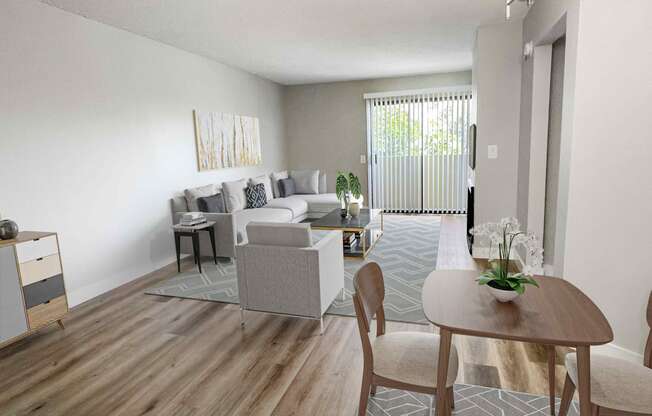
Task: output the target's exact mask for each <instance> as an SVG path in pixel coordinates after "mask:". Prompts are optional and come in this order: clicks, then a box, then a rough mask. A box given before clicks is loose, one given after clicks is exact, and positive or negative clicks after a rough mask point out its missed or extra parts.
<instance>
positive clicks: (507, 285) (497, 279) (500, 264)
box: [471, 218, 543, 295]
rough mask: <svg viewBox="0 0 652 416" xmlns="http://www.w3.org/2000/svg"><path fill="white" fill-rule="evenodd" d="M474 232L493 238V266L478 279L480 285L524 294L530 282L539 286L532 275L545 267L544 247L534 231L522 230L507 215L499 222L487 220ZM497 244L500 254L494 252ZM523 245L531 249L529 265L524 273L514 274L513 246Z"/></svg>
mask: <svg viewBox="0 0 652 416" xmlns="http://www.w3.org/2000/svg"><path fill="white" fill-rule="evenodd" d="M471 232H472V233H473V235H475V236H478V237H485V238H488V239H489V242H490V245H489V264H490V265H491V268H490V269H489V270H487V271H486V272H484V273H482V274H481V275H480V277H479V278H478V279H477V282H478V284H479V285H489V286H491V287H493V288H496V289H502V290H513V291H515V292H516V293H518V294H519V295H520V294H523V292H525V287H526V285H532V286H536V287H539V284H538V283H537V281H536V280H534V279H533V278H532V275H533V274H534V271H535V270H537V269H539V268H540V267H541V263H542V261H543V249H541V248H540V247H539V245H538V243H537V240H536V237H535V236H534V234H526V233H524V232H522V231H521V230H520V226H519V223H518V220H517V219H516V218H503V219H502V220H501V221H500V222H499V223H487V224H482V225H480V226H478V227H475V228H474V229H473V230H471ZM496 245H497V251H498V253H497V254H498V256H497V258H496V255H495V254H496V253H495V252H494V247H495V246H496ZM519 245H522V246H524V247H525V248H526V249H527V254H528V262H527V263H528V264H527V265H526V267H525V269H524V272H523V273H510V272H509V260H510V256H511V252H512V248H513V247H516V246H519Z"/></svg>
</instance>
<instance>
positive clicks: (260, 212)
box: [233, 208, 292, 242]
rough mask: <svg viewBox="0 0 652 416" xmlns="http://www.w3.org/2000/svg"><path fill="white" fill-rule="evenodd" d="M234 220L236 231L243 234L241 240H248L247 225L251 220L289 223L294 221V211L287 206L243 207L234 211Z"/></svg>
mask: <svg viewBox="0 0 652 416" xmlns="http://www.w3.org/2000/svg"><path fill="white" fill-rule="evenodd" d="M233 221H234V222H235V228H236V233H241V235H242V236H243V238H242V241H241V242H246V240H247V232H246V227H247V224H249V223H250V222H251V221H265V222H284V223H289V222H291V221H292V211H290V210H289V209H285V208H253V209H243V210H241V211H237V212H234V213H233Z"/></svg>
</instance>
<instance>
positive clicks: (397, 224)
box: [145, 214, 441, 324]
mask: <svg viewBox="0 0 652 416" xmlns="http://www.w3.org/2000/svg"><path fill="white" fill-rule="evenodd" d="M440 223H441V218H440V217H439V216H436V215H398V214H385V216H384V234H383V236H382V237H381V239H380V240H379V241H378V242H377V244H376V246H375V247H374V248H373V249H372V250H371V252H370V253H369V255H368V256H367V259H366V261H363V260H361V259H349V258H345V259H344V288H345V297H344V300H340V298H339V297H338V298H337V299H336V300H335V302H333V304H332V305H331V307H330V309H328V311H327V313H329V314H332V315H345V316H355V312H354V309H353V301H352V299H351V293H353V275H354V274H355V272H356V271H357V270H358V269H359V268H360V267H361V266H362V265H363V264H365V263H366V262H368V261H375V262H377V263H378V264H380V267H381V268H382V270H383V276H384V278H385V302H384V306H385V317H386V319H388V320H391V321H400V322H411V323H424V324H425V323H426V322H427V321H426V319H425V316H424V314H423V309H422V307H421V288H422V287H423V282H424V280H425V279H426V277H427V276H428V274H429V273H430V272H432V271H433V270H435V266H436V264H437V249H438V246H439V230H440ZM218 260H219V261H218V263H219V264H217V265H216V264H215V263H214V262H213V261H212V259H210V258H204V259H203V261H202V271H203V273H201V274H200V273H199V272H198V271H197V269H193V270H191V271H187V272H183V273H180V274H178V275H177V276H175V277H173V278H171V279H168V280H166V281H164V282H161V283H158V284H157V285H155V286H153V287H150V288H148V289H147V290H146V291H145V293H147V294H151V295H162V296H173V297H181V298H190V299H198V300H208V301H214V302H226V303H238V285H237V280H236V279H237V278H236V266H235V263H234V261H233V260H232V259H218Z"/></svg>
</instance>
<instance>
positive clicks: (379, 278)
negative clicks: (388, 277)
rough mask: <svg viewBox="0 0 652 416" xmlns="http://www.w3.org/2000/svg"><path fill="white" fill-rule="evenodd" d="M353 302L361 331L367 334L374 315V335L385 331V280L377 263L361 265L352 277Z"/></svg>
mask: <svg viewBox="0 0 652 416" xmlns="http://www.w3.org/2000/svg"><path fill="white" fill-rule="evenodd" d="M353 288H354V289H355V293H354V294H353V304H354V306H355V313H356V316H357V318H358V327H360V331H361V333H362V332H364V333H366V334H369V331H370V330H371V328H370V325H371V320H372V319H374V317H376V319H377V322H378V326H377V329H376V335H383V334H384V333H385V310H384V309H383V301H384V300H385V282H384V280H383V271H382V270H381V269H380V266H379V265H378V263H375V262H370V263H367V264H365V265H364V266H362V267H361V268H360V269H359V270H358V271H357V272H356V273H355V276H354V277H353Z"/></svg>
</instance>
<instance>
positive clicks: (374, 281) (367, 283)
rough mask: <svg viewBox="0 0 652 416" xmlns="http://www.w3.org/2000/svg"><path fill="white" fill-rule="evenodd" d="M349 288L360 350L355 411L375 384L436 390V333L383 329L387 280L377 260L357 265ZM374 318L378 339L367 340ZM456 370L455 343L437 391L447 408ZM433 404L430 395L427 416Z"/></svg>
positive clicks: (362, 406)
mask: <svg viewBox="0 0 652 416" xmlns="http://www.w3.org/2000/svg"><path fill="white" fill-rule="evenodd" d="M353 286H354V289H355V293H354V294H353V304H354V307H355V313H356V316H357V320H358V329H359V331H360V338H361V339H362V351H363V353H364V369H363V372H362V389H361V391H360V404H359V407H358V415H359V416H365V414H366V411H367V402H368V400H369V394H372V395H374V394H376V386H384V387H389V388H394V389H401V390H409V391H414V392H418V393H425V394H432V395H435V394H437V390H438V388H437V361H438V358H439V335H436V334H431V333H426V332H391V333H386V332H385V310H384V308H383V301H384V299H385V284H384V280H383V272H382V270H381V269H380V266H379V265H378V263H375V262H370V263H368V264H366V265H364V266H363V267H361V268H360V269H359V270H358V271H357V272H356V274H355V277H354V279H353ZM374 317H375V318H376V337H375V338H373V339H371V338H370V337H369V332H370V328H371V321H372V319H374ZM457 369H458V358H457V349H456V348H455V345H453V346H452V347H451V354H450V362H449V367H448V377H447V380H446V386H443V387H442V388H441V389H440V391H442V393H443V394H446V397H447V400H448V403H449V404H450V406H451V407H455V400H454V397H453V384H454V383H455V379H456V378H457ZM434 403H435V400H434V398H433V400H432V406H431V409H430V411H431V414H432V413H433V412H434V407H433V406H434Z"/></svg>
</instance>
